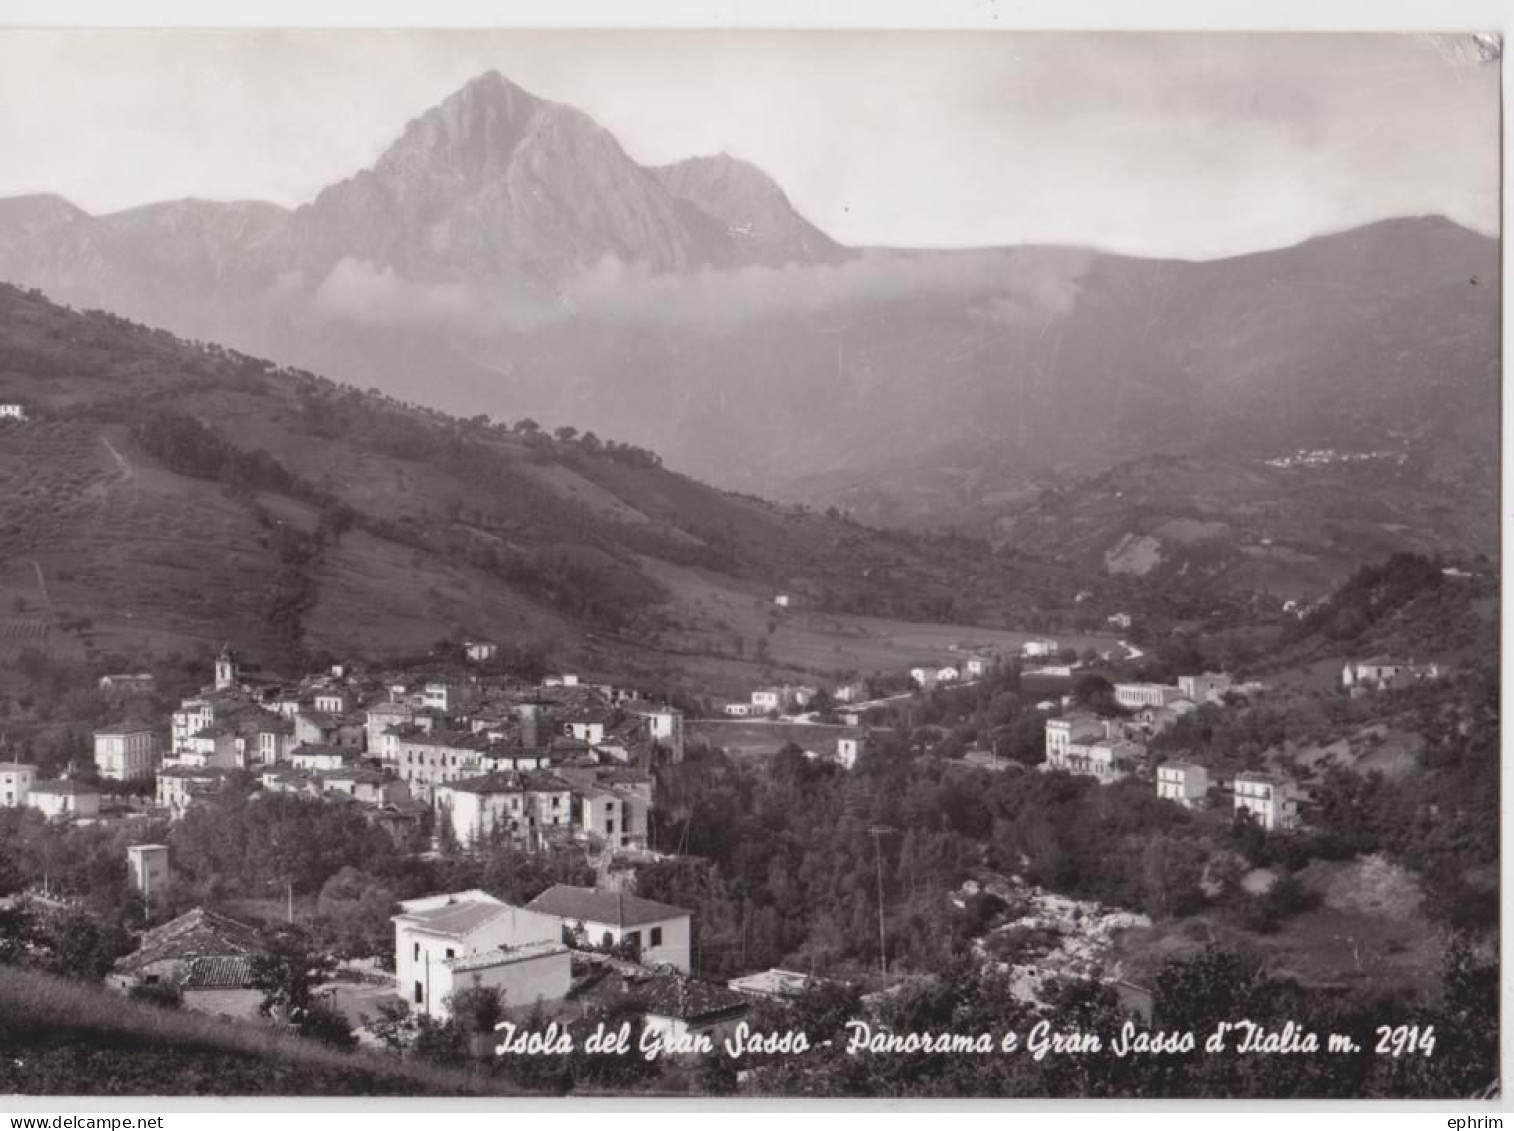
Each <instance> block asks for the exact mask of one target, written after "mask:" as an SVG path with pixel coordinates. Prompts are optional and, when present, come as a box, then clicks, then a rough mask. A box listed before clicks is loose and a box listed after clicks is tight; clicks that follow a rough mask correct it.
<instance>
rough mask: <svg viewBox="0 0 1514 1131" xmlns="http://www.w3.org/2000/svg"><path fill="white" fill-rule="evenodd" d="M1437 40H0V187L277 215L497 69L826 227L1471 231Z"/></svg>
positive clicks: (1199, 247) (3, 35)
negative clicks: (699, 157) (758, 170)
mask: <svg viewBox="0 0 1514 1131" xmlns="http://www.w3.org/2000/svg"><path fill="white" fill-rule="evenodd" d="M1490 54H1491V52H1489V51H1486V50H1483V51H1480V50H1479V46H1478V44H1477V43H1476V42H1475V41H1474V40H1473V39H1472V38H1471V37H1466V36H1446V37H1431V36H1395V35H1386V34H1379V35H1353V36H1304V35H1297V36H1288V35H1270V36H1261V35H1248V34H1238V33H1237V34H1228V35H1225V34H1200V35H1183V34H1167V35H1160V34H1151V35H1113V34H1102V35H1101V34H1092V33H1000V34H995V33H986V32H966V33H961V32H958V33H921V32H910V33H860V32H844V33H839V32H838V33H816V32H809V33H767V32H750V31H748V32H727V33H710V32H690V33H666V32H640V33H608V32H581V33H565V32H530V33H521V32H477V31H469V32H417V31H403V32H359V31H336V32H313V31H301V32H247V31H199V32H196V31H182V30H179V31H142V32H133V31H119V30H116V31H98V32H95V31H19V30H8V31H0V153H3V154H4V155H5V159H4V160H3V161H0V196H3V195H13V194H18V193H27V192H43V191H46V192H57V193H61V194H62V195H64V196H66V197H68V198H69V199H71V200H73V201H74V202H75V203H77V204H79V205H81V206H82V207H85V208H87V209H89V210H90V211H94V212H102V211H110V210H114V209H119V208H124V207H129V206H131V205H135V204H141V203H146V202H149V201H154V200H164V199H175V198H180V197H186V196H199V197H208V198H214V199H242V198H259V199H265V200H272V201H276V202H278V203H281V204H286V205H297V204H300V203H303V202H305V201H307V200H309V199H310V198H311V197H313V196H314V195H315V193H316V192H317V191H318V190H319V189H320V188H321V187H323V186H325V185H327V184H330V183H331V182H333V181H335V180H339V179H341V178H343V177H345V176H349V175H351V174H352V173H354V172H356V171H357V170H358V169H360V168H362V167H364V166H365V165H368V164H370V163H371V162H372V161H373V160H374V159H375V158H376V157H377V156H378V155H379V154H380V153H381V152H382V151H383V149H384V148H385V147H386V146H387V145H388V144H389V143H390V142H391V141H392V140H393V139H394V138H395V137H397V136H398V134H399V132H400V130H401V129H402V128H403V126H404V124H405V123H406V122H407V121H408V120H409V119H411V118H413V117H415V116H417V115H419V114H420V113H421V112H423V111H424V110H425V109H427V108H428V107H430V106H432V105H434V104H435V103H436V102H438V101H440V100H441V99H442V98H444V97H445V96H446V95H447V94H449V93H450V92H451V91H453V90H454V89H456V88H457V87H458V86H460V85H462V84H463V83H464V82H466V81H467V80H468V79H469V78H471V77H473V76H474V75H476V74H478V73H480V72H482V71H485V70H488V69H490V68H494V69H497V70H499V71H501V72H502V73H504V74H505V75H506V76H507V77H509V78H511V79H513V80H514V81H516V82H517V83H519V84H520V85H522V86H524V87H525V88H526V89H527V90H530V91H531V92H533V93H535V94H538V95H540V96H542V97H546V98H551V99H554V100H557V101H562V102H568V103H571V104H573V105H575V106H578V107H579V108H581V109H583V110H585V111H586V112H588V113H589V114H590V115H591V116H593V117H594V118H595V119H597V120H598V121H599V122H600V123H601V124H603V125H604V126H606V127H607V128H609V129H610V130H611V131H612V132H613V133H614V134H615V135H616V136H617V137H618V138H619V139H620V141H621V143H622V145H624V147H625V148H626V150H627V151H628V152H629V153H630V155H631V156H632V157H633V158H635V159H637V160H638V161H641V162H643V163H646V164H656V163H662V162H668V161H675V160H678V159H680V158H683V157H688V156H692V155H695V154H701V153H712V152H716V151H720V150H724V151H726V152H729V153H732V154H735V155H736V156H739V157H743V158H746V159H747V160H750V161H752V162H754V163H755V164H757V165H759V166H761V167H762V168H764V169H766V170H767V171H768V172H769V173H771V174H772V175H773V176H774V177H775V178H776V179H777V180H778V182H779V183H780V184H782V185H783V187H784V188H785V189H786V190H787V192H788V194H789V196H790V197H791V199H792V200H793V201H794V203H795V204H796V206H797V207H798V208H799V209H800V210H801V211H802V212H803V213H805V214H806V215H807V216H808V217H809V218H810V219H811V220H813V221H814V222H815V223H816V224H818V225H819V226H820V227H822V228H824V229H825V230H826V231H828V232H829V233H831V234H832V235H833V236H835V237H836V238H838V239H840V240H842V241H844V242H847V243H853V244H884V245H913V246H981V245H989V244H1008V243H1023V242H1055V243H1076V244H1083V245H1089V246H1095V247H1101V248H1106V249H1110V250H1116V251H1124V252H1129V253H1134V254H1142V255H1177V256H1185V257H1212V256H1217V255H1225V254H1232V253H1238V252H1244V251H1248V250H1253V249H1256V248H1262V247H1275V246H1279V245H1283V244H1287V243H1292V242H1294V241H1296V240H1299V239H1303V238H1307V237H1308V236H1311V235H1315V234H1318V233H1320V232H1325V231H1334V230H1339V229H1341V228H1346V227H1350V226H1352V225H1355V224H1359V223H1364V222H1367V221H1371V220H1375V219H1380V218H1382V217H1385V216H1392V215H1405V214H1419V213H1443V214H1445V215H1448V216H1450V217H1452V218H1453V219H1455V220H1457V221H1459V222H1461V223H1463V224H1466V225H1468V226H1471V227H1475V228H1477V229H1479V230H1481V231H1484V232H1487V233H1494V232H1496V231H1497V228H1498V216H1499V203H1498V182H1499V160H1500V158H1499V129H1500V125H1499V76H1498V64H1497V63H1496V62H1493V63H1490V62H1485V61H1484V59H1485V58H1486V57H1487V56H1488V55H1490Z"/></svg>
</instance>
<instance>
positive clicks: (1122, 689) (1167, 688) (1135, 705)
mask: <svg viewBox="0 0 1514 1131" xmlns="http://www.w3.org/2000/svg"><path fill="white" fill-rule="evenodd" d="M1114 698H1115V702H1116V703H1118V704H1119V705H1120V706H1122V707H1126V708H1128V709H1130V710H1132V711H1138V710H1140V709H1141V708H1142V707H1165V706H1167V705H1168V704H1169V703H1171V702H1173V701H1174V700H1177V699H1183V698H1188V697H1187V696H1185V695H1184V694H1183V693H1182V692H1181V691H1179V690H1178V689H1177V688H1176V687H1174V686H1173V685H1172V684H1170V683H1117V684H1115V685H1114Z"/></svg>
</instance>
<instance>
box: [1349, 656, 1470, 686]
mask: <svg viewBox="0 0 1514 1131" xmlns="http://www.w3.org/2000/svg"><path fill="white" fill-rule="evenodd" d="M1443 674H1444V672H1443V671H1442V669H1441V666H1440V665H1439V664H1416V663H1415V662H1414V661H1413V660H1399V659H1394V658H1393V657H1391V656H1372V657H1370V658H1368V659H1365V660H1348V661H1347V662H1346V666H1345V667H1344V668H1343V669H1342V670H1341V686H1342V687H1345V688H1348V689H1355V688H1365V689H1367V690H1379V689H1381V688H1384V687H1391V686H1394V685H1397V684H1403V683H1405V682H1407V681H1409V680H1422V679H1439V678H1440V677H1441V676H1442V675H1443Z"/></svg>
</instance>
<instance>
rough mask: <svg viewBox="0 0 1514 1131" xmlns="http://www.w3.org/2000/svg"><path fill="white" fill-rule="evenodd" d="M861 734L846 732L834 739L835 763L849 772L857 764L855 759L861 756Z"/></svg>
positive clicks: (856, 731) (858, 732)
mask: <svg viewBox="0 0 1514 1131" xmlns="http://www.w3.org/2000/svg"><path fill="white" fill-rule="evenodd" d="M862 743H863V733H862V731H860V730H855V731H847V732H846V733H845V734H841V735H838V736H837V737H836V761H837V762H838V763H839V764H840V765H841V767H842V768H843V769H847V770H850V769H852V768H853V767H854V766H856V764H857V759H858V758H860V757H861V756H862Z"/></svg>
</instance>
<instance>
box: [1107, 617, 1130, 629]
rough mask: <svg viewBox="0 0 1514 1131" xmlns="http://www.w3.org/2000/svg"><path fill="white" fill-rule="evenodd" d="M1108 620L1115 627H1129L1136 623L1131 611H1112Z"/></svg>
mask: <svg viewBox="0 0 1514 1131" xmlns="http://www.w3.org/2000/svg"><path fill="white" fill-rule="evenodd" d="M1108 622H1109V624H1110V625H1112V626H1113V627H1115V628H1122V629H1129V628H1130V626H1131V625H1132V624H1134V623H1135V622H1134V621H1133V620H1132V619H1131V616H1130V614H1129V613H1111V614H1110V615H1109V617H1108Z"/></svg>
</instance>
